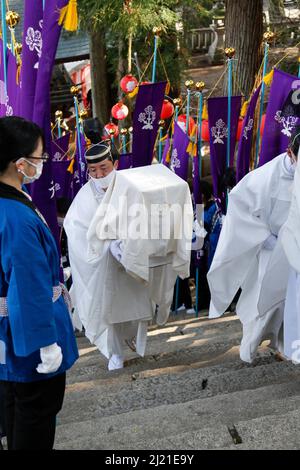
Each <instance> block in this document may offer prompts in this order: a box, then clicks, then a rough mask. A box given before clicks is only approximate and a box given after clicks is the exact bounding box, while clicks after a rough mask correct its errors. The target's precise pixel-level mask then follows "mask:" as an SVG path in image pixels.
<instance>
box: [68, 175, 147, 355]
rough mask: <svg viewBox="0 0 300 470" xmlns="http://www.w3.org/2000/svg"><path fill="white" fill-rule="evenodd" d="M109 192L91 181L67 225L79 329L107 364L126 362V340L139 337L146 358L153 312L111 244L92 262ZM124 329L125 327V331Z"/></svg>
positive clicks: (140, 350) (142, 289)
mask: <svg viewBox="0 0 300 470" xmlns="http://www.w3.org/2000/svg"><path fill="white" fill-rule="evenodd" d="M104 195H105V192H104V191H102V193H97V192H96V190H95V187H94V185H93V182H92V181H89V182H88V183H86V184H85V185H84V186H83V187H82V188H81V190H80V191H79V192H78V194H77V196H76V197H75V199H74V201H73V203H72V205H71V207H70V209H69V211H68V213H67V215H66V217H65V221H64V228H65V231H66V234H67V237H68V247H69V257H70V264H71V269H72V280H73V285H72V288H71V292H70V294H71V297H72V301H73V305H74V306H75V319H74V324H75V326H77V327H80V323H79V320H80V322H81V323H82V325H83V326H84V328H85V334H86V336H87V338H88V339H89V340H90V341H91V343H93V344H95V345H96V346H97V347H98V348H99V350H100V351H101V352H102V354H104V355H105V356H106V357H107V358H109V357H110V356H111V355H112V354H117V355H120V356H122V355H123V351H122V345H123V340H124V339H131V338H132V336H136V337H137V340H136V350H137V352H138V354H140V355H144V352H145V346H146V336H147V322H148V321H149V320H151V319H152V315H153V306H152V303H151V301H150V299H149V295H148V291H147V289H146V288H145V287H143V286H140V284H139V283H138V282H137V281H135V280H134V279H132V278H131V277H130V276H129V275H128V274H127V273H126V272H125V270H124V268H122V266H121V265H120V264H119V263H118V262H117V261H116V260H115V259H114V257H113V256H112V254H111V253H110V250H109V245H110V242H109V241H108V242H106V245H105V247H104V249H103V250H102V252H101V254H99V255H97V254H96V255H94V256H93V259H91V258H90V256H89V252H88V241H87V232H88V229H89V226H90V223H91V220H92V219H93V216H94V214H95V213H96V211H97V209H98V207H99V204H100V203H101V201H102V199H103V197H104ZM120 324H122V325H120Z"/></svg>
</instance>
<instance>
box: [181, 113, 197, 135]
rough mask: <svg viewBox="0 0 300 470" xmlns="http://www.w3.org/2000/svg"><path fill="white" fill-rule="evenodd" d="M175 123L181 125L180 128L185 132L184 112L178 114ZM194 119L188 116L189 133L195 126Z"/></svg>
mask: <svg viewBox="0 0 300 470" xmlns="http://www.w3.org/2000/svg"><path fill="white" fill-rule="evenodd" d="M177 124H178V125H179V126H180V127H181V129H182V130H183V131H184V132H186V114H180V115H179V116H178V119H177ZM195 125H196V124H195V121H194V119H193V118H192V117H190V118H189V134H191V133H192V131H193V129H194V127H195Z"/></svg>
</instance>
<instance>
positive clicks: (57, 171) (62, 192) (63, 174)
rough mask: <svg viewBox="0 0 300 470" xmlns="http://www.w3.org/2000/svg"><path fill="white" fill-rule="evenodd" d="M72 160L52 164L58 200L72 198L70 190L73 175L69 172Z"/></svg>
mask: <svg viewBox="0 0 300 470" xmlns="http://www.w3.org/2000/svg"><path fill="white" fill-rule="evenodd" d="M70 163H71V162H70V160H61V161H56V162H52V169H53V178H54V184H55V186H54V187H55V197H56V198H61V197H65V198H68V199H69V198H70V188H71V183H72V178H73V175H72V173H70V172H69V171H68V168H69V166H70Z"/></svg>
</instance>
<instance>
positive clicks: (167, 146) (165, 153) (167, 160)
mask: <svg viewBox="0 0 300 470" xmlns="http://www.w3.org/2000/svg"><path fill="white" fill-rule="evenodd" d="M169 150H170V138H169V137H167V140H166V143H165V148H164V151H163V156H162V161H161V162H162V164H163V165H165V166H167V167H168V168H169V166H170V155H169Z"/></svg>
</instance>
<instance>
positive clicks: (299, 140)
mask: <svg viewBox="0 0 300 470" xmlns="http://www.w3.org/2000/svg"><path fill="white" fill-rule="evenodd" d="M289 147H290V149H291V151H292V152H293V154H294V155H296V157H297V155H298V152H299V147H300V126H296V127H295V128H294V130H293V133H292V136H291V139H290V145H289Z"/></svg>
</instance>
